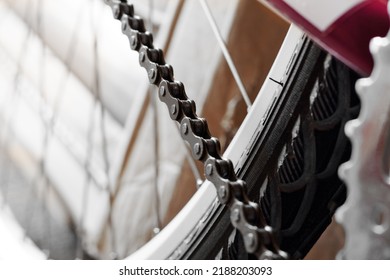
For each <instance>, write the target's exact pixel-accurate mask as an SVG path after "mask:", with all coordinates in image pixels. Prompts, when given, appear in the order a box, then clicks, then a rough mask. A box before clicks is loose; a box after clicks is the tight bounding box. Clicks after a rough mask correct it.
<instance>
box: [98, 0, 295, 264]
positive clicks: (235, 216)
mask: <svg viewBox="0 0 390 280" xmlns="http://www.w3.org/2000/svg"><path fill="white" fill-rule="evenodd" d="M104 2H105V3H106V4H107V5H109V6H110V7H111V9H112V11H113V15H114V18H115V19H117V20H120V21H121V22H122V32H123V33H124V34H125V35H126V36H127V37H128V39H129V42H130V47H131V49H132V50H135V51H137V52H138V53H139V62H140V65H141V66H142V67H143V68H145V70H146V72H147V75H148V78H149V82H150V83H151V84H153V85H155V86H157V87H158V88H159V90H158V92H159V94H158V95H159V98H160V100H161V101H162V102H163V103H165V104H166V106H167V108H168V111H169V115H170V117H171V118H172V120H175V121H177V122H178V123H179V124H180V131H181V136H182V138H183V139H184V140H185V141H186V142H187V143H188V144H189V145H190V147H191V151H192V155H193V157H194V158H195V159H197V160H199V161H201V162H202V163H203V165H204V172H205V176H206V178H207V179H208V180H209V181H211V182H212V183H213V184H214V186H215V188H216V191H217V196H218V199H219V201H220V202H221V203H222V204H224V205H227V206H228V207H229V209H230V220H231V223H232V225H233V226H234V227H235V228H236V229H237V230H239V232H240V233H241V234H242V236H243V239H244V243H245V248H246V250H247V252H248V253H250V254H254V255H255V256H256V257H257V258H259V259H287V258H288V256H287V254H286V253H285V252H283V251H281V250H280V249H279V246H278V244H277V242H276V238H275V233H274V231H273V229H272V228H271V227H270V226H268V225H267V223H266V221H265V219H264V216H263V213H262V212H261V210H260V207H259V205H258V204H257V203H254V202H251V201H250V200H249V198H248V195H247V192H246V184H245V182H244V181H242V180H240V179H238V178H237V176H236V174H235V172H234V168H233V164H232V162H231V161H230V160H228V159H224V158H222V156H221V152H220V143H219V141H218V139H217V138H215V137H212V135H211V134H210V132H209V129H208V125H207V121H206V120H205V119H203V118H200V117H198V116H197V114H196V106H195V102H194V101H193V100H190V99H189V98H188V97H187V95H186V92H185V89H184V85H183V84H182V83H181V82H179V81H176V80H175V79H174V75H173V68H172V66H170V65H169V64H166V63H165V59H164V55H163V51H162V50H160V49H156V48H154V46H153V36H152V34H151V33H150V32H148V31H146V28H145V25H144V21H143V19H141V18H140V17H138V16H137V15H135V14H134V7H133V5H131V4H128V3H127V1H126V0H104Z"/></svg>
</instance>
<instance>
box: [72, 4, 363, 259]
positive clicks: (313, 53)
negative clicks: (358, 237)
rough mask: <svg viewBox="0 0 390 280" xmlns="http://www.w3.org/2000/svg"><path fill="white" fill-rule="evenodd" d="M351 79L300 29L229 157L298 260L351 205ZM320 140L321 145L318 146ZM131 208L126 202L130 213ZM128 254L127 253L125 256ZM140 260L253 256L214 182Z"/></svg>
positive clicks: (141, 253)
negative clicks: (341, 168) (345, 165)
mask: <svg viewBox="0 0 390 280" xmlns="http://www.w3.org/2000/svg"><path fill="white" fill-rule="evenodd" d="M118 3H119V2H118ZM122 3H124V2H123V1H122ZM240 3H242V2H240ZM242 5H243V4H242ZM297 42H298V43H297ZM330 61H331V62H330ZM346 73H349V72H348V70H347V69H344V68H343V67H342V66H339V64H338V63H336V62H333V60H332V59H330V58H327V56H326V55H325V54H324V53H322V52H321V51H320V50H319V49H318V48H316V47H315V46H313V45H312V43H311V42H309V41H308V40H307V39H306V38H303V37H302V34H301V33H300V32H299V31H297V30H295V29H293V30H292V31H291V32H290V35H289V37H288V39H287V40H286V43H285V45H284V48H282V51H281V52H280V55H279V58H278V59H277V60H276V62H275V66H274V67H273V70H271V72H270V74H269V75H268V76H267V77H268V78H270V79H268V78H267V80H266V82H265V83H264V85H263V88H262V91H261V93H260V94H259V98H258V99H257V101H256V102H255V105H254V106H253V108H252V109H251V110H250V113H249V115H248V116H247V117H246V120H245V121H244V123H243V125H242V126H241V131H242V132H240V133H238V134H237V138H235V139H233V142H232V143H231V145H230V146H229V148H228V150H227V152H226V155H227V156H228V157H229V158H232V159H233V162H234V163H235V166H236V167H235V168H236V172H237V173H238V174H239V176H240V177H242V178H245V179H246V180H247V181H248V183H249V184H248V190H249V194H250V197H251V199H253V200H257V201H260V200H261V205H262V211H263V212H264V213H265V217H266V218H267V222H268V223H269V224H270V225H272V226H273V227H274V228H275V229H277V231H278V232H280V235H279V236H278V237H279V239H280V241H281V245H282V249H283V250H285V251H287V252H288V253H289V254H290V255H291V256H293V257H295V258H301V257H303V256H304V255H305V254H306V253H307V251H308V250H309V248H310V247H311V246H312V245H313V243H314V242H315V241H316V240H317V238H318V237H319V235H320V233H321V232H322V231H323V230H324V228H325V227H326V225H327V223H329V217H330V216H331V215H332V213H333V212H334V211H335V209H336V208H337V206H338V205H340V203H342V201H343V200H344V196H345V193H344V192H345V190H344V188H343V185H341V184H340V183H339V181H337V180H338V179H337V178H336V175H335V172H336V171H335V170H336V169H337V166H338V164H339V163H340V161H341V160H343V158H345V157H346V156H347V153H348V149H346V152H345V153H346V154H345V155H342V156H340V154H343V153H341V152H339V151H344V150H345V147H346V145H347V144H346V141H345V139H344V138H343V136H342V135H341V134H340V133H339V131H340V130H341V127H342V126H343V123H344V121H345V119H346V118H348V117H349V115H350V114H352V113H350V111H351V110H349V107H353V108H352V111H353V112H355V111H356V110H357V109H356V108H355V103H356V102H355V101H353V102H352V105H353V106H352V105H351V104H350V103H351V102H347V101H345V100H348V98H350V95H351V94H352V93H351V91H352V90H351V89H350V88H349V86H350V84H352V83H353V80H354V78H353V77H349V76H348V75H349V74H346ZM351 75H352V74H351ZM341 76H342V77H344V78H345V77H346V78H345V79H346V80H347V81H348V82H346V83H345V85H344V84H337V82H336V81H337V77H341ZM352 76H353V75H352ZM345 79H344V80H345ZM352 99H353V98H352ZM117 118H119V117H118V116H117ZM313 126H314V127H315V129H313V128H312V127H313ZM314 130H315V132H314ZM242 134H244V136H243V137H244V138H243V139H242V138H240V137H242V136H240V135H242ZM314 134H317V135H316V137H317V138H320V139H321V141H315V140H313V138H314V136H313V135H314ZM343 139H344V140H343ZM336 140H337V141H336ZM248 143H249V144H248ZM303 146H305V147H310V149H308V150H310V152H308V153H304V155H302V153H301V154H300V155H298V154H299V152H300V151H302V150H303V148H302V147H303ZM324 147H325V148H324ZM322 149H324V151H322ZM316 150H320V152H318V154H319V156H318V157H315V156H313V154H314V155H315V154H316V152H315V151H316ZM285 155H288V156H287V157H286V156H285ZM333 155H334V156H333ZM328 161H329V162H330V163H329V164H328V163H327V162H328ZM265 163H267V164H265ZM253 174H255V175H256V176H255V175H253ZM314 177H315V179H310V180H309V179H308V178H314ZM302 178H304V179H302ZM321 180H322V181H324V182H322V181H321ZM318 181H321V182H320V183H318ZM207 185H208V186H207ZM317 185H318V186H317ZM323 189H325V191H323V193H321V192H322V190H323ZM324 196H326V198H324ZM124 197H126V196H124ZM110 199H111V198H110ZM105 203H107V202H105ZM123 203H126V199H124V200H123V201H122V207H123ZM116 205H119V206H120V205H121V204H120V203H118V204H116ZM194 205H195V206H196V207H195V208H192V206H194ZM317 206H318V207H317ZM122 207H118V210H117V211H121V210H123V208H122ZM121 208H122V209H121ZM132 209H134V207H133V208H132ZM290 209H293V210H291V212H289V211H290ZM282 210H283V211H282ZM286 213H287V214H286ZM76 220H77V219H76ZM119 223H120V221H119ZM317 224H318V225H317ZM109 238H110V237H109ZM109 238H108V239H109ZM119 239H126V238H119ZM127 242H128V241H127ZM107 243H109V242H106V244H107ZM157 244H159V245H157ZM127 245H128V244H127ZM127 245H126V243H125V246H124V247H127ZM211 245H212V246H211ZM110 246H114V247H115V246H116V245H112V244H111V245H109V246H108V247H110ZM103 247H104V246H103ZM150 248H154V250H153V251H150ZM126 249H127V248H126ZM105 251H106V252H109V251H110V249H107V250H105ZM125 253H126V250H123V251H122V252H121V253H120V254H119V255H120V256H123V254H125ZM132 257H133V258H144V257H146V258H247V257H251V256H248V254H246V252H245V250H243V242H242V239H241V237H240V235H239V234H236V233H235V231H232V227H231V225H230V221H229V214H228V211H227V210H226V208H225V207H223V206H221V205H219V204H218V202H217V200H216V196H215V193H214V192H213V190H212V187H211V186H210V185H209V184H208V183H206V186H202V187H201V188H200V190H199V191H198V192H197V193H196V194H195V196H194V197H193V198H192V199H191V200H190V202H189V204H188V205H187V206H186V207H185V208H184V209H183V211H182V212H181V213H180V214H179V216H178V217H177V218H175V220H174V222H173V223H171V224H170V225H169V226H168V227H167V228H166V229H164V230H163V231H162V232H161V233H160V234H158V235H157V237H156V238H154V239H153V240H152V241H151V242H150V243H149V244H147V245H146V247H145V248H144V249H142V250H141V251H139V252H138V253H136V254H135V255H133V256H132Z"/></svg>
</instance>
